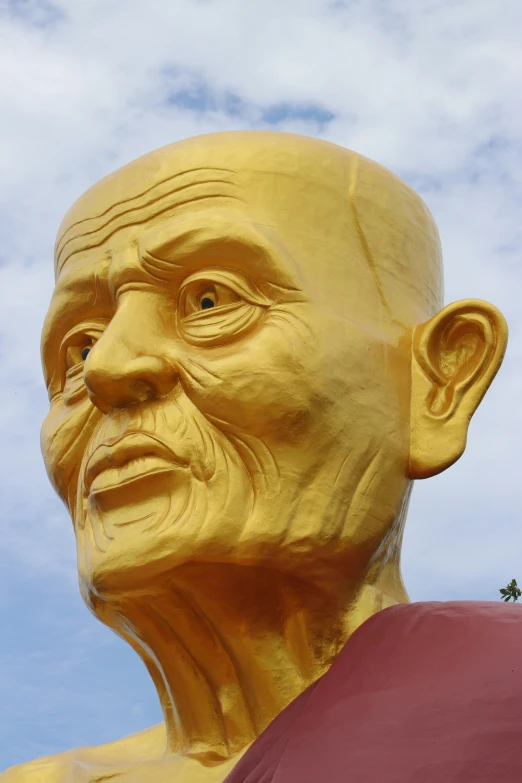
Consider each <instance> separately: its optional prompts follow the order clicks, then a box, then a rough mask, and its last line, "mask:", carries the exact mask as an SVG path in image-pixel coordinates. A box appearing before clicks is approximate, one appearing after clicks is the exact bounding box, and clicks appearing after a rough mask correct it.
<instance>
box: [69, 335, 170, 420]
mask: <svg viewBox="0 0 522 783" xmlns="http://www.w3.org/2000/svg"><path fill="white" fill-rule="evenodd" d="M162 343H163V345H164V341H163V340H160V339H159V338H158V335H154V334H151V333H149V334H146V333H144V330H143V328H142V329H140V328H139V325H138V324H136V323H134V324H132V323H130V324H127V328H125V324H124V323H123V322H122V321H120V322H119V323H118V324H117V323H116V320H115V321H113V322H111V324H109V326H108V327H107V330H106V331H105V333H104V334H103V335H102V337H101V338H100V340H99V341H98V342H97V343H96V344H95V345H94V347H93V348H92V349H91V350H90V352H89V355H88V356H87V359H86V361H85V369H84V374H83V377H84V382H85V385H86V387H87V393H88V395H89V398H90V399H91V402H92V403H93V404H94V405H96V407H97V408H99V409H100V410H101V411H103V413H108V412H109V411H111V410H113V409H116V408H125V407H127V406H129V405H134V404H136V403H139V402H145V401H146V400H154V399H157V398H159V397H165V396H166V395H168V394H169V393H170V392H171V391H172V390H173V389H174V387H175V386H176V385H177V383H178V380H179V378H178V373H177V370H176V367H175V364H174V362H173V361H172V360H170V359H168V358H167V357H165V356H164V355H162V354H161V348H160V345H161V344H162Z"/></svg>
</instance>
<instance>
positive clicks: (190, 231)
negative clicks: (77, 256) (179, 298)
mask: <svg viewBox="0 0 522 783" xmlns="http://www.w3.org/2000/svg"><path fill="white" fill-rule="evenodd" d="M137 249H138V254H139V256H140V262H141V265H142V267H143V268H144V269H145V270H146V271H147V272H148V273H149V274H151V275H152V276H153V277H155V278H157V279H160V280H165V281H167V280H170V279H172V278H174V277H177V276H179V275H180V270H181V272H183V270H184V269H187V271H189V270H190V269H191V268H193V267H194V266H202V265H205V266H217V267H219V266H222V267H236V268H238V269H239V270H240V271H242V272H244V273H245V274H246V275H247V276H249V275H251V274H252V273H254V274H255V273H257V274H255V276H256V278H257V279H258V280H259V278H261V277H262V278H263V279H264V280H266V282H267V283H272V284H274V285H277V284H279V285H280V287H281V288H286V289H288V290H297V288H296V280H295V279H294V278H295V272H296V265H295V262H294V260H293V258H292V257H291V255H290V254H289V253H288V251H287V250H286V248H285V247H284V246H283V245H282V244H281V243H280V242H276V241H275V240H274V239H273V238H272V237H268V236H267V234H266V232H265V230H264V227H263V226H262V225H260V224H257V223H254V222H252V221H250V220H248V219H246V218H245V217H244V216H241V215H238V214H237V213H236V214H233V213H232V214H229V215H227V214H226V213H224V212H221V213H218V214H217V215H216V213H214V212H213V211H212V210H208V211H206V210H205V211H202V212H199V213H196V214H195V215H194V216H193V217H192V219H191V220H190V221H189V220H183V221H179V222H178V221H176V220H174V221H172V222H168V223H165V224H163V225H161V226H159V227H157V228H156V229H153V230H152V231H150V232H148V233H147V234H146V235H144V236H142V237H141V238H140V239H139V240H138V247H137ZM259 282H261V281H260V280H259Z"/></svg>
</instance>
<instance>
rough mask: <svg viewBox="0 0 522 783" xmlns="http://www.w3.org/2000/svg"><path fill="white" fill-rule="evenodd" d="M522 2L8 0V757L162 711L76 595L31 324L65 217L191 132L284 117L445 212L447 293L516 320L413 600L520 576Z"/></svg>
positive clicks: (418, 563)
mask: <svg viewBox="0 0 522 783" xmlns="http://www.w3.org/2000/svg"><path fill="white" fill-rule="evenodd" d="M521 30H522V4H521V3H520V2H519V1H518V0H497V2H495V3H492V2H490V0H415V2H412V0H364V2H363V0H359V1H358V2H357V1H356V0H353V1H352V2H340V1H337V2H326V1H325V0H285V2H281V0H263V2H260V0H248V2H245V0H148V2H147V3H142V2H141V1H140V0H126V2H125V3H122V2H118V0H59V1H58V2H55V3H53V2H50V0H46V1H45V2H42V0H8V1H7V2H4V3H3V4H0V41H1V42H2V43H1V46H0V69H1V71H2V73H3V74H4V78H3V80H2V83H1V84H0V106H1V109H0V112H1V122H0V135H1V147H0V182H2V189H1V192H0V236H1V237H2V241H1V243H0V297H1V298H2V303H1V307H0V357H1V361H0V377H1V383H0V395H1V398H0V422H1V426H2V438H1V443H2V448H1V450H0V464H1V468H2V469H1V471H0V481H1V482H2V485H1V492H2V504H1V509H2V510H1V513H0V533H1V535H0V557H1V561H2V568H1V569H0V588H1V589H0V628H1V629H2V630H1V635H0V769H2V768H4V767H6V766H9V765H11V764H14V763H17V762H20V761H24V760H26V759H30V758H33V757H35V756H38V755H43V754H48V753H54V752H57V751H60V750H64V749H66V748H69V747H72V746H75V745H79V744H96V743H101V742H104V741H108V740H110V739H113V738H117V737H119V736H122V735H124V734H127V733H130V732H132V731H135V730H138V729H140V728H142V727H145V726H147V725H149V724H150V723H152V722H155V721H157V720H159V719H160V711H159V707H158V704H157V699H156V696H155V693H154V690H153V688H152V685H151V683H150V682H149V680H148V675H147V674H146V672H145V669H144V668H143V666H142V664H141V662H140V661H139V660H138V659H137V658H136V657H135V655H134V654H133V653H132V652H131V651H130V650H127V649H126V647H125V646H124V644H123V643H122V642H120V640H119V639H117V638H116V637H115V636H114V635H113V634H112V633H111V632H109V631H108V630H107V629H105V628H103V627H102V626H101V625H100V624H99V623H97V621H95V620H94V618H92V617H91V616H90V615H89V613H88V611H87V609H85V607H84V606H83V605H82V603H81V600H80V597H79V595H78V591H77V586H76V575H75V552H74V541H73V534H72V530H71V526H70V523H69V519H68V517H67V515H66V512H65V510H64V508H63V507H62V506H61V504H60V502H59V501H58V499H57V498H56V497H55V496H54V494H53V492H52V490H51V488H50V487H49V486H48V483H47V479H46V476H45V471H44V468H43V465H42V463H41V457H40V453H39V443H38V438H39V426H40V421H41V419H42V418H43V415H44V413H45V410H46V406H47V399H46V395H45V391H44V388H43V382H42V379H41V372H40V363H39V345H38V341H39V331H40V327H41V323H42V319H43V316H44V313H45V310H46V307H47V304H48V301H49V297H50V295H51V291H52V282H53V275H52V255H53V243H54V236H55V233H56V229H57V227H58V224H59V222H60V220H61V217H62V215H63V214H64V212H65V211H66V209H67V208H68V207H69V205H70V204H71V202H72V201H73V200H74V199H75V198H76V197H77V196H78V195H80V193H81V192H82V191H83V190H85V189H86V188H87V187H88V186H89V185H90V184H91V183H92V182H94V181H96V180H97V179H99V178H100V177H101V176H103V175H105V174H107V173H109V172H110V171H112V170H114V169H115V168H117V167H118V166H120V165H122V164H124V163H126V162H127V161H129V160H131V159H133V158H135V157H137V156H138V155H140V154H142V153H145V152H147V151H148V150H151V149H154V148H155V147H158V146H160V145H162V144H167V143H169V142H171V141H175V140H177V139H181V138H184V137H186V136H191V135H194V134H197V133H202V132H209V131H217V130H225V129H236V128H260V127H263V128H266V127H269V128H274V129H276V130H290V131H295V132H298V133H305V134H307V135H312V136H320V137H323V138H326V139H328V140H330V141H333V142H336V143H339V144H342V145H344V146H347V147H350V148H352V149H355V150H357V151H358V152H361V153H363V154H364V155H367V156H368V157H371V158H374V159H376V160H378V161H379V162H381V163H383V164H384V165H386V166H388V167H390V168H391V169H392V170H394V171H396V172H397V173H398V174H400V175H401V176H402V177H403V178H404V179H406V180H407V181H408V182H409V183H410V184H411V185H412V186H413V187H414V188H416V189H417V190H418V191H419V192H420V193H421V194H422V195H423V197H424V199H425V200H426V202H427V204H428V206H429V207H430V209H431V210H432V212H433V213H434V215H435V218H436V220H437V223H438V225H439V228H440V231H441V236H442V242H443V248H444V253H445V262H446V301H448V302H449V301H452V300H455V299H459V298H463V297H468V296H469V297H479V298H484V299H488V300H490V301H492V302H493V303H494V304H496V305H497V306H498V307H499V308H500V309H501V310H502V311H503V312H504V314H505V315H506V317H507V319H508V323H509V326H510V333H511V338H510V346H509V348H508V353H507V356H506V360H505V364H504V367H503V368H502V370H501V371H500V373H499V375H498V377H497V379H496V381H495V383H494V385H493V387H492V389H491V391H490V392H489V393H488V395H487V397H486V399H485V400H484V402H483V404H482V406H481V408H480V410H479V412H478V413H477V415H476V417H475V419H474V420H473V422H472V425H471V429H470V435H469V441H468V449H467V452H466V454H465V455H464V457H463V458H462V460H461V461H460V462H459V463H458V464H457V465H455V466H454V467H453V468H451V470H449V471H448V472H447V473H446V474H443V475H442V476H439V477H437V478H434V479H430V480H429V481H426V482H419V483H418V484H417V486H416V488H415V490H414V494H413V501H412V504H411V509H410V513H409V521H408V526H407V533H406V538H405V544H404V575H405V581H406V584H407V586H408V589H409V591H410V594H411V597H412V599H414V600H430V599H451V598H466V599H491V600H496V599H497V597H498V588H499V587H500V586H502V585H503V584H505V583H506V582H507V581H508V580H509V579H511V578H512V577H514V576H515V577H516V576H518V577H519V578H520V580H522V524H521V519H520V508H521V507H522V503H521V501H522V491H521V485H522V482H521V480H520V464H521V458H522V445H521V435H522V408H521V405H520V399H521V392H522V372H521V369H520V368H521V358H522V313H521V308H520V288H521V283H522V266H521V257H522V256H521V254H522V228H521V226H522V221H521V218H520V213H521V207H522V165H521V147H522V144H521V141H520V128H521V127H522V97H521V96H522V90H521V89H520V74H521V73H522V46H521V43H522V42H521V37H522V34H521V32H520V31H521Z"/></svg>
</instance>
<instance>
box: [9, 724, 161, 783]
mask: <svg viewBox="0 0 522 783" xmlns="http://www.w3.org/2000/svg"><path fill="white" fill-rule="evenodd" d="M165 746H166V732H165V726H164V724H162V723H159V724H157V725H156V726H152V727H151V728H149V729H145V731H140V732H139V733H137V734H132V735H131V736H129V737H124V738H123V739H120V740H116V741H115V742H109V743H108V744H106V745H98V746H96V747H81V748H75V749H74V750H68V751H66V752H65V753H58V754H56V755H54V756H45V757H43V758H40V759H35V761H30V762H28V763H26V764H18V765H17V766H15V767H10V768H9V769H7V770H6V771H5V772H3V773H0V783H80V781H81V783H88V781H90V780H91V779H94V778H96V779H99V776H100V768H107V767H120V768H121V767H125V766H127V765H129V764H136V763H140V762H145V763H146V762H154V761H157V760H158V759H160V758H161V757H162V755H163V753H164V752H165ZM90 771H92V775H91V774H90Z"/></svg>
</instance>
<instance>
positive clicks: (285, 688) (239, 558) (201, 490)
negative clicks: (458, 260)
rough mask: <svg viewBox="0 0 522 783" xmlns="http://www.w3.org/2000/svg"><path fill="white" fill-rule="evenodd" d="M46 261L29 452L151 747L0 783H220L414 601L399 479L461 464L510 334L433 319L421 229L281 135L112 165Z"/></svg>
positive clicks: (53, 762)
mask: <svg viewBox="0 0 522 783" xmlns="http://www.w3.org/2000/svg"><path fill="white" fill-rule="evenodd" d="M55 264H56V288H55V291H54V295H53V298H52V302H51V306H50V309H49V313H48V316H47V319H46V321H45V325H44V329H43V344H42V345H43V347H42V352H43V363H44V368H45V378H46V383H47V386H48V390H49V398H50V411H49V414H48V416H47V418H46V420H45V422H44V425H43V429H42V449H43V455H44V459H45V463H46V466H47V471H48V474H49V477H50V480H51V482H52V483H53V486H54V487H55V489H56V491H57V492H58V494H59V495H60V497H61V498H62V499H63V501H64V503H65V504H66V505H67V507H68V509H69V511H70V514H71V517H72V520H73V524H74V529H75V534H76V541H77V552H78V573H79V583H80V589H81V593H82V596H83V598H84V600H85V602H86V603H87V605H88V606H89V608H90V609H91V610H92V612H93V613H94V614H95V615H96V617H98V618H99V619H100V620H101V621H102V622H103V623H105V624H106V625H108V626H109V627H110V628H112V629H113V630H114V631H115V632H116V633H117V634H119V635H120V636H121V637H123V638H124V639H125V640H126V641H127V642H128V643H129V644H130V645H131V646H132V647H133V649H134V650H135V651H136V652H137V653H138V655H139V656H140V657H141V658H142V660H143V661H144V663H145V665H146V667H147V669H148V671H149V673H150V675H151V677H152V679H153V681H154V684H155V686H156V689H157V691H158V694H159V698H160V701H161V705H162V708H163V713H164V724H162V725H159V726H156V727H153V728H151V729H149V730H147V731H145V732H142V733H140V734H137V735H134V736H132V737H128V738H126V739H123V740H120V741H117V742H113V743H110V744H108V745H105V746H103V747H98V748H80V749H77V750H75V751H71V752H67V753H64V754H60V755H58V756H54V757H49V758H46V759H40V760H38V761H35V762H31V763H29V764H26V765H21V766H19V767H13V768H12V769H11V770H9V771H8V772H7V773H4V776H2V781H4V780H5V781H6V783H8V782H10V781H13V782H14V781H26V780H27V781H42V782H46V781H53V783H58V781H85V782H86V781H89V782H92V781H101V780H105V779H106V778H111V779H112V778H113V777H114V778H117V779H118V780H120V779H121V780H122V782H123V781H124V782H125V783H127V781H147V782H148V781H151V782H152V783H156V782H158V783H159V781H163V780H165V781H167V780H168V781H176V783H192V782H193V781H201V782H208V783H217V782H218V781H219V782H221V781H223V780H224V779H225V778H226V776H227V775H228V774H229V773H230V772H231V771H232V770H233V769H234V767H235V765H236V764H237V763H238V760H239V759H241V757H242V755H243V754H244V753H245V751H246V750H247V749H248V748H249V746H250V745H251V743H252V742H253V741H254V740H255V739H256V738H257V737H259V736H260V735H262V734H263V732H264V731H265V729H266V727H267V726H268V725H269V724H270V723H271V722H272V721H273V719H274V718H276V716H278V715H279V713H281V711H282V710H283V709H284V708H285V707H287V705H289V704H291V703H292V702H293V701H294V700H295V699H296V698H297V697H298V696H299V694H301V693H303V691H305V689H307V688H308V687H309V686H310V685H311V684H312V683H315V682H316V681H317V680H318V678H320V677H321V676H322V675H323V674H324V673H325V672H327V670H328V669H329V667H330V666H331V664H332V662H333V661H334V660H335V659H336V657H337V656H338V654H339V652H340V651H341V649H342V648H343V647H344V646H345V644H346V643H347V640H348V639H349V637H350V636H351V635H352V634H353V632H354V631H355V630H356V629H357V628H358V627H359V626H361V625H362V624H363V623H365V621H367V620H368V618H370V617H371V616H372V615H374V614H375V613H377V612H379V611H380V610H382V609H384V608H386V607H390V606H393V605H395V604H405V603H407V602H408V596H407V593H406V590H405V588H404V585H403V582H402V578H401V573H400V548H401V539H402V534H403V528H404V523H405V518H406V511H407V506H408V500H409V496H410V492H411V488H412V480H413V479H416V478H426V477H429V476H433V475H435V474H437V473H439V472H440V471H442V470H444V469H446V468H447V467H449V466H450V465H451V464H452V463H454V462H455V461H456V460H457V459H458V458H459V457H460V456H461V454H462V453H463V451H464V448H465V444H466V435H467V429H468V424H469V421H470V418H471V416H472V415H473V413H474V411H475V409H476V408H477V406H478V404H479V403H480V400H481V398H482V396H483V395H484V393H485V392H486V390H487V388H488V386H489V384H490V383H491V381H492V379H493V377H494V376H495V373H496V372H497V370H498V368H499V366H500V364H501V362H502V358H503V354H504V350H505V347H506V340H507V329H506V324H505V322H504V319H503V318H502V316H501V315H500V313H499V312H498V310H496V309H495V308H494V307H493V306H492V305H490V304H488V303H487V302H484V301H478V300H464V301H460V302H456V303H454V304H450V305H448V306H446V307H442V257H441V250H440V244H439V237H438V232H437V229H436V226H435V224H434V221H433V219H432V217H431V215H430V213H429V211H428V210H427V208H426V207H425V205H424V204H423V202H422V201H421V199H420V198H419V197H418V196H417V195H416V194H415V193H414V192H413V191H412V190H411V189H410V188H409V187H407V186H406V185H405V184H404V183H403V182H402V181H401V180H400V179H398V178H397V177H396V176H395V175H393V174H392V173H390V172H389V171H387V170H386V169H384V168H382V167H381V166H379V165H377V164H375V163H373V162H371V161H369V160H367V159H366V158H364V157H362V156H360V155H357V154H355V153H354V152H351V151H348V150H346V149H343V148H341V147H338V146H336V145H333V144H330V143H327V142H324V141H319V140H316V139H310V138H304V137H300V136H296V135H292V134H285V133H274V132H254V131H247V132H237V133H218V134H212V135H208V136H201V137H198V138H194V139H189V140H187V141H183V142H179V143H176V144H172V145H170V146H167V147H164V148H162V149H160V150H157V151H155V152H152V153H150V154H148V155H145V156H144V157H142V158H140V159H138V160H136V161H134V162H133V163H130V164H129V165H127V166H124V167H123V168H122V169H120V170H119V171H117V172H116V173H114V174H112V175H110V176H108V177H106V178H105V179H103V180H102V181H101V182H99V183H97V184H95V185H94V186H93V187H91V188H90V189H89V190H88V191H87V193H85V194H84V195H83V196H82V197H81V198H80V199H79V200H78V201H77V202H76V203H75V204H74V205H73V207H72V208H71V210H70V211H69V212H68V214H67V215H66V217H65V219H64V221H63V223H62V226H61V227H60V230H59V233H58V239H57V244H56V262H55ZM370 622H371V621H370ZM357 779H358V778H357Z"/></svg>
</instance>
